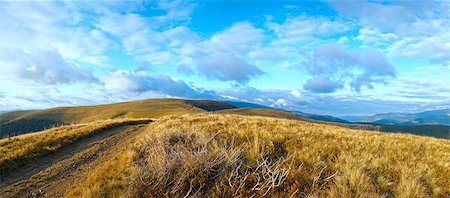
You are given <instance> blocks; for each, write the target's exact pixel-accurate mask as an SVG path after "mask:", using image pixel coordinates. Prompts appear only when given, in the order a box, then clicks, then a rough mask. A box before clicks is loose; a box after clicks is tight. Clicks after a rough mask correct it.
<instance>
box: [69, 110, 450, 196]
mask: <svg viewBox="0 0 450 198" xmlns="http://www.w3.org/2000/svg"><path fill="white" fill-rule="evenodd" d="M74 186H75V188H73V189H72V190H70V191H69V192H68V193H67V194H66V196H67V197H199V196H200V197H202V196H207V197H250V196H253V197H259V196H263V195H264V196H269V197H449V196H450V142H449V141H448V140H444V139H435V138H430V137H421V136H415V135H408V134H390V133H381V132H373V131H363V130H353V129H348V128H344V127H339V126H334V125H326V124H320V123H311V122H305V121H298V120H288V119H276V118H268V117H259V116H240V115H220V114H205V113H201V114H189V115H174V116H165V117H162V118H160V119H159V120H157V121H156V122H154V123H151V124H149V125H148V127H147V129H146V130H145V131H144V132H142V133H141V134H139V135H138V136H137V138H136V141H135V143H133V144H132V145H129V146H128V147H126V148H124V150H123V152H120V153H117V154H116V155H115V156H114V157H113V158H111V159H110V160H109V161H107V162H106V163H104V164H102V165H101V166H100V167H98V168H97V169H95V171H93V172H91V173H90V175H89V176H87V179H86V180H84V181H83V182H82V183H79V184H76V185H74Z"/></svg>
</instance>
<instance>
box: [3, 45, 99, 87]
mask: <svg viewBox="0 0 450 198" xmlns="http://www.w3.org/2000/svg"><path fill="white" fill-rule="evenodd" d="M0 65H2V67H0V72H1V73H2V75H3V78H12V79H13V80H16V81H19V82H28V81H32V82H34V83H39V84H50V85H52V84H71V83H76V82H86V83H92V82H96V81H97V79H96V78H95V77H94V76H93V75H92V71H90V70H88V69H83V68H81V67H80V66H79V65H77V64H76V63H73V62H70V61H66V60H64V59H63V57H62V56H61V55H60V54H59V53H58V51H56V50H32V51H22V50H20V49H14V48H13V49H7V50H5V51H4V52H3V53H1V54H0Z"/></svg>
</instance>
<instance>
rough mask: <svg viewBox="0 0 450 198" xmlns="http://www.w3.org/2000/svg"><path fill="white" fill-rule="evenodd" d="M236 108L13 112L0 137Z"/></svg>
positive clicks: (150, 105) (205, 104) (153, 105)
mask: <svg viewBox="0 0 450 198" xmlns="http://www.w3.org/2000/svg"><path fill="white" fill-rule="evenodd" d="M231 108H235V107H234V106H232V105H229V104H227V103H224V102H220V101H209V100H181V99H167V98H164V99H148V100H140V101H133V102H122V103H115V104H106V105H97V106H79V107H58V108H51V109H44V110H33V111H15V112H8V113H5V114H1V115H0V138H1V137H7V136H12V135H17V134H22V133H27V132H34V131H40V130H43V129H47V128H51V127H53V126H58V125H63V124H73V123H86V122H93V121H99V120H107V119H116V118H159V117H161V116H165V115H178V114H185V113H199V112H206V111H215V110H221V109H231Z"/></svg>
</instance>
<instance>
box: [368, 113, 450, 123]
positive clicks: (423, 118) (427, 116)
mask: <svg viewBox="0 0 450 198" xmlns="http://www.w3.org/2000/svg"><path fill="white" fill-rule="evenodd" d="M362 122H373V123H378V124H390V125H399V126H412V125H450V109H442V110H432V111H424V112H420V113H383V114H376V115H374V116H369V117H367V118H365V119H363V120H362Z"/></svg>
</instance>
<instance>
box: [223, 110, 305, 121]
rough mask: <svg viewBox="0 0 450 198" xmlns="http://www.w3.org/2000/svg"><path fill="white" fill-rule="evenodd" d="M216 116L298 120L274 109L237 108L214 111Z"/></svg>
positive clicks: (291, 115) (296, 117)
mask: <svg viewBox="0 0 450 198" xmlns="http://www.w3.org/2000/svg"><path fill="white" fill-rule="evenodd" d="M215 113H218V114H234V115H246V116H265V117H272V118H286V119H294V120H300V119H302V118H299V117H298V116H295V115H293V114H291V113H288V112H285V111H281V110H276V109H261V108H238V109H225V110H220V111H216V112H215Z"/></svg>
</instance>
